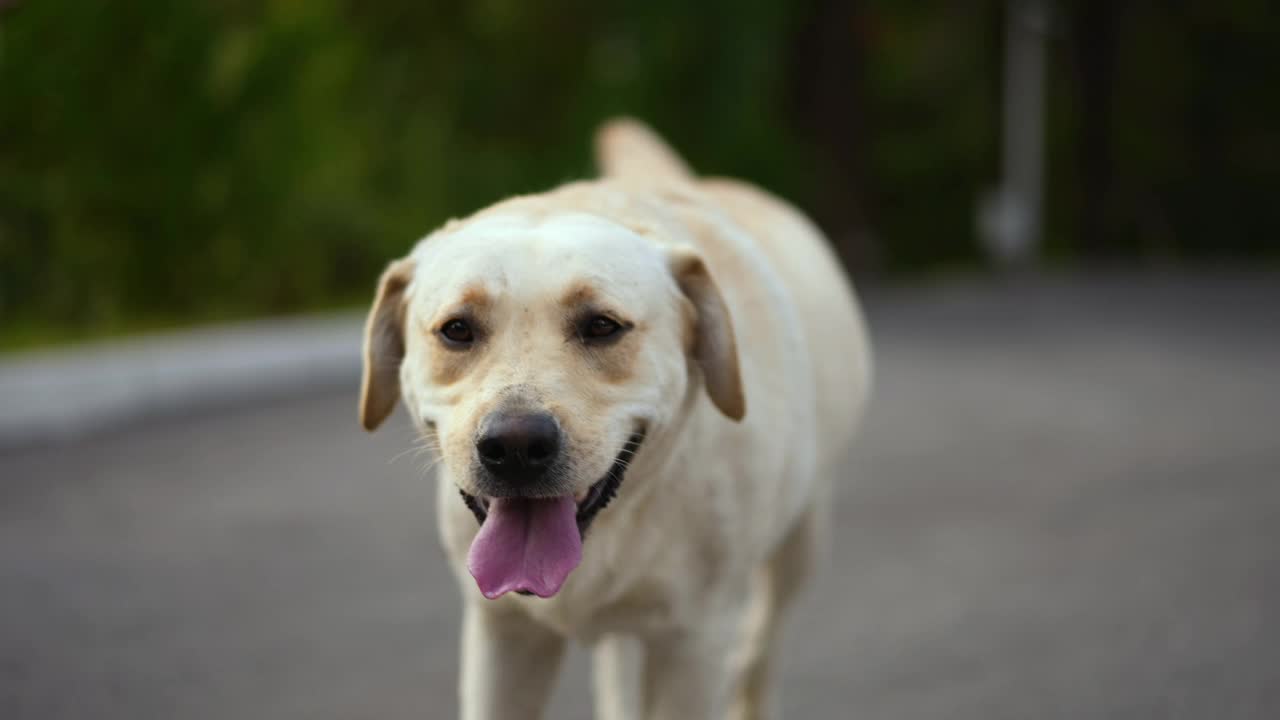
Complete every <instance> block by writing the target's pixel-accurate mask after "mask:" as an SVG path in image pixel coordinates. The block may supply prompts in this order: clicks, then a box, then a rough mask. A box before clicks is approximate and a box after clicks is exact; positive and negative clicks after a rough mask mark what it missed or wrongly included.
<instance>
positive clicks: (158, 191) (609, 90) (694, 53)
mask: <svg viewBox="0 0 1280 720" xmlns="http://www.w3.org/2000/svg"><path fill="white" fill-rule="evenodd" d="M1191 5H1193V4H1188V7H1191ZM4 7H5V5H4V4H3V3H0V8H4ZM845 7H846V6H843V5H841V4H840V3H839V2H836V1H834V0H797V1H796V2H783V1H782V0H736V1H734V2H730V1H729V0H707V1H705V2H693V3H691V2H687V0H680V1H679V2H677V1H676V0H647V1H646V0H624V1H622V2H615V3H599V2H586V0H548V1H547V2H538V3H531V2H527V1H522V0H473V1H472V2H465V3H448V2H422V1H419V0H413V1H411V0H388V1H386V2H377V3H370V2H356V0H259V1H255V2H250V1H249V0H219V1H217V2H214V1H213V0H192V1H190V2H169V1H167V0H131V1H130V2H118V1H116V2H113V1H111V0H25V1H23V2H19V3H17V4H16V5H12V6H9V7H8V8H7V9H0V345H3V344H6V343H8V344H12V343H15V342H19V341H21V339H22V338H36V339H43V338H45V337H48V335H49V332H48V331H49V330H50V329H52V332H53V334H54V335H78V334H93V333H100V332H104V331H112V330H115V329H119V328H133V327H138V326H146V327H150V326H155V325H163V324H166V323H169V322H186V321H192V320H199V319H209V318H225V317H237V316H248V315H257V314H265V313H283V312H293V311H299V310H306V309H311V308H316V307H325V306H332V305H340V304H347V303H357V302H361V301H363V300H364V299H365V298H366V297H367V296H368V294H369V293H370V292H371V288H372V283H373V279H374V278H375V277H376V275H377V273H378V271H379V270H380V269H381V267H382V266H383V265H384V264H385V263H386V262H387V260H388V259H390V258H392V257H396V256H398V255H400V254H402V253H403V252H404V251H405V250H407V249H408V248H409V247H410V245H411V244H412V242H413V241H414V239H416V238H417V237H419V236H421V235H422V234H424V233H425V232H427V231H428V230H430V229H431V228H432V227H434V226H436V225H438V224H439V223H441V222H442V221H444V220H445V219H447V218H448V217H451V216H457V215H461V214H465V213H467V212H470V211H471V210H473V209H475V208H477V207H480V206H482V205H484V204H487V203H489V202H491V201H493V200H495V199H498V198H500V197H502V196H504V195H508V194H512V193H518V192H527V191H533V190H538V189H542V188H546V187H549V186H551V185H554V184H556V183H559V182H562V181H565V180H569V179H572V178H575V177H581V176H584V175H587V174H589V173H590V172H591V167H590V158H589V155H588V149H589V148H588V143H587V138H588V137H589V134H590V132H591V130H592V129H593V128H594V127H595V126H596V124H598V123H599V122H600V121H601V120H602V119H604V118H606V117H608V116H610V115H612V114H616V113H619V112H625V113H629V114H634V115H637V116H640V117H643V118H645V119H647V120H649V121H650V122H652V123H653V124H654V125H656V126H657V127H658V128H660V129H661V130H662V131H663V132H664V133H665V134H667V135H668V136H669V137H671V139H672V140H673V141H674V142H675V143H676V144H677V145H678V146H679V147H680V148H681V149H682V151H684V152H685V153H686V154H687V155H688V156H689V157H690V159H691V160H692V161H693V163H694V165H695V166H697V167H698V168H700V169H703V170H705V171H709V172H713V173H717V174H732V175H739V176H744V177H748V178H751V179H754V180H757V181H759V182H761V183H762V184H764V185H767V186H769V187H770V188H772V189H775V190H777V191H779V192H780V193H782V194H784V195H786V196H788V197H790V198H792V199H794V200H796V201H797V202H798V204H800V205H801V206H802V207H805V208H807V209H810V210H813V211H815V212H816V213H817V214H818V217H819V219H820V220H821V221H823V222H824V224H825V225H826V226H827V228H828V229H829V230H831V231H832V234H833V236H834V237H835V238H836V239H837V242H838V243H839V244H840V245H841V248H842V250H844V251H845V253H846V255H847V256H849V257H853V258H865V257H867V256H868V254H867V253H863V252H861V251H860V248H859V247H858V243H865V242H866V241H865V240H863V239H860V238H865V237H866V236H864V235H861V234H859V232H858V231H860V230H862V229H864V228H863V226H864V225H869V226H870V228H871V229H872V230H874V231H875V233H874V236H875V237H878V238H880V245H879V247H877V248H874V249H875V250H876V252H875V253H872V254H871V255H870V256H871V257H875V258H878V259H877V262H878V264H879V265H880V266H881V267H885V268H889V269H895V270H915V269H922V268H934V267H938V266H946V265H954V264H973V263H976V262H978V260H979V258H978V254H977V252H976V248H977V244H976V242H975V240H974V238H973V229H972V227H973V222H972V213H973V203H974V200H975V198H976V197H977V195H978V193H979V192H980V191H981V190H982V189H983V188H984V187H986V186H989V185H991V184H992V183H994V181H995V179H996V178H995V174H996V162H997V160H998V156H997V152H998V142H997V133H998V131H999V127H998V123H999V119H998V118H999V113H998V92H999V85H998V78H999V60H1000V40H1001V36H1000V32H999V27H1000V25H999V23H1000V17H1001V15H1000V4H999V3H998V2H996V1H995V0H970V1H969V2H962V3H949V4H938V3H895V2H889V0H868V1H864V2H860V3H857V5H856V7H857V8H858V10H857V12H855V13H852V14H849V13H845V12H844V10H843V8H845ZM848 7H854V6H853V5H850V6H848ZM1196 7H1198V8H1201V9H1194V10H1193V9H1188V10H1185V11H1183V12H1182V14H1181V15H1179V14H1176V13H1175V14H1171V15H1165V16H1161V17H1159V18H1158V19H1157V21H1156V22H1154V23H1151V24H1148V25H1144V26H1142V28H1141V29H1142V32H1131V34H1132V37H1133V38H1134V40H1133V42H1129V41H1128V40H1126V41H1125V42H1124V44H1123V52H1122V54H1121V60H1122V62H1121V63H1120V64H1119V67H1120V71H1121V72H1120V73H1119V74H1118V76H1117V79H1116V82H1115V86H1116V87H1115V94H1116V97H1117V98H1119V99H1120V100H1118V102H1117V104H1116V107H1115V122H1114V127H1115V138H1116V139H1115V141H1114V147H1115V156H1116V157H1115V160H1114V163H1113V165H1114V167H1115V173H1116V178H1117V179H1116V187H1117V192H1118V196H1117V197H1118V198H1119V199H1118V200H1117V201H1116V202H1115V203H1113V206H1112V207H1111V215H1110V216H1109V217H1110V225H1109V227H1110V231H1111V232H1113V233H1114V236H1115V241H1116V243H1117V244H1118V246H1120V247H1124V248H1128V250H1129V251H1131V252H1133V253H1146V252H1148V251H1150V250H1151V249H1152V248H1154V249H1156V250H1157V251H1158V250H1161V249H1167V248H1176V249H1181V250H1184V251H1186V252H1187V253H1192V254H1195V253H1201V254H1203V253H1205V252H1211V251H1212V247H1211V246H1209V245H1207V244H1205V243H1204V238H1207V237H1210V236H1214V235H1216V234H1217V232H1218V230H1219V229H1220V228H1222V227H1224V225H1223V223H1226V227H1229V228H1230V229H1231V231H1232V233H1233V237H1236V238H1237V240H1236V241H1235V243H1234V244H1229V245H1228V247H1229V248H1231V249H1234V250H1237V251H1240V252H1249V253H1253V254H1255V255H1256V254H1262V253H1266V252H1271V251H1270V250H1268V249H1267V248H1264V247H1263V246H1262V244H1261V241H1257V240H1256V239H1257V238H1260V237H1263V234H1262V233H1263V232H1264V231H1271V235H1272V236H1274V230H1275V229H1276V225H1275V223H1274V219H1275V214H1274V212H1272V213H1271V214H1269V215H1268V214H1265V213H1264V212H1263V211H1262V210H1260V209H1259V208H1261V207H1263V206H1265V205H1266V204H1267V203H1266V201H1267V198H1265V197H1263V196H1262V192H1264V191H1263V189H1262V187H1263V186H1262V184H1261V183H1262V182H1263V181H1264V180H1265V179H1266V177H1265V176H1268V175H1270V174H1273V173H1274V171H1275V169H1276V168H1277V167H1280V157H1277V152H1280V149H1278V147H1277V144H1276V136H1275V134H1274V131H1273V130H1272V128H1275V127H1277V125H1278V123H1277V122H1276V120H1277V118H1276V112H1275V109H1274V108H1275V105H1276V104H1275V103H1274V102H1272V101H1271V100H1269V99H1268V97H1267V96H1268V93H1267V92H1258V90H1259V88H1258V87H1257V86H1256V84H1251V83H1254V82H1255V81H1254V80H1252V78H1254V77H1256V75H1250V74H1249V73H1248V72H1246V70H1253V71H1254V72H1255V73H1256V71H1257V70H1256V69H1257V66H1258V65H1259V64H1261V63H1263V62H1266V61H1269V60H1273V59H1274V55H1275V51H1274V50H1273V49H1269V48H1270V47H1271V46H1274V43H1270V44H1268V43H1266V42H1262V41H1260V40H1259V39H1258V38H1257V37H1249V36H1250V34H1251V33H1254V34H1256V33H1257V28H1259V27H1264V26H1265V20H1264V18H1263V17H1262V15H1265V14H1266V12H1267V10H1266V8H1265V4H1264V3H1258V2H1249V1H1245V0H1241V1H1240V2H1231V3H1223V4H1219V6H1218V7H1220V8H1223V9H1219V10H1211V9H1210V10H1206V9H1203V6H1198V5H1197V6H1196ZM832 13H835V14H834V15H832ZM1251 13H1252V14H1251ZM1133 14H1134V13H1131V15H1133ZM830 17H836V18H837V19H838V20H839V22H837V24H836V25H835V26H834V27H829V28H827V32H826V33H825V34H824V35H822V36H823V37H825V38H826V40H825V41H824V42H825V44H823V45H820V46H818V47H816V48H806V47H805V44H806V43H808V42H810V40H809V39H808V38H810V37H811V35H806V34H805V33H806V32H809V31H810V30H812V28H813V27H814V26H815V25H816V26H821V25H822V24H823V23H824V22H826V20H824V19H826V18H830ZM1126 17H1127V18H1129V19H1128V20H1127V21H1126V22H1129V23H1130V24H1135V23H1139V22H1140V20H1135V19H1134V18H1130V17H1129V16H1126ZM850 19H852V20H850ZM845 20H850V22H849V23H848V26H847V27H846V26H845V24H843V23H844V21H845ZM854 20H856V22H853V21H854ZM1126 27H1128V26H1126ZM1205 27H1208V28H1210V30H1211V32H1210V31H1203V30H1202V28H1205ZM806 28H809V30H806ZM1198 28H1200V29H1198ZM820 29H821V28H820ZM1131 30H1132V29H1131ZM1223 38H1228V39H1226V40H1224V39H1223ZM1230 38H1240V39H1241V41H1240V42H1234V41H1232V40H1230ZM1245 40H1248V41H1245ZM1055 44H1056V45H1057V46H1059V47H1057V49H1056V50H1055V55H1054V58H1055V59H1054V67H1055V68H1056V69H1055V72H1054V75H1053V82H1054V84H1055V89H1054V94H1053V95H1052V103H1053V104H1052V105H1051V110H1052V112H1051V116H1052V122H1051V131H1052V135H1051V139H1052V147H1051V150H1052V154H1051V158H1052V163H1053V165H1052V166H1053V176H1052V177H1051V178H1050V192H1051V197H1050V212H1051V216H1050V220H1051V226H1050V228H1049V230H1050V234H1051V237H1052V239H1053V240H1054V243H1055V245H1054V247H1055V248H1057V250H1058V252H1059V254H1061V255H1063V256H1071V255H1072V254H1073V253H1074V252H1075V251H1076V245H1075V241H1074V239H1073V238H1074V234H1075V233H1077V232H1078V226H1077V224H1076V222H1075V215H1074V208H1075V207H1076V206H1077V204H1078V202H1079V192H1078V188H1077V187H1076V184H1077V181H1078V177H1077V175H1076V174H1075V170H1074V166H1073V163H1072V159H1073V158H1074V157H1075V156H1076V155H1077V154H1078V152H1079V151H1080V148H1079V141H1078V138H1077V137H1076V134H1075V132H1074V130H1075V126H1074V124H1073V121H1072V120H1071V118H1072V117H1073V112H1074V109H1073V107H1072V102H1073V100H1072V97H1073V95H1072V91H1071V87H1072V83H1073V82H1075V79H1074V78H1073V76H1072V74H1071V72H1069V66H1070V61H1071V58H1070V57H1069V56H1068V55H1064V51H1063V50H1062V48H1061V47H1060V45H1061V43H1060V42H1059V41H1058V40H1055ZM1187 47H1192V48H1193V50H1192V51H1191V52H1187V51H1185V50H1184V49H1185V48H1187ZM806 49H807V50H808V51H809V52H808V55H807V56H806V54H805V51H806ZM805 57H808V58H809V62H810V63H811V64H812V63H813V62H820V63H821V62H825V63H826V67H828V68H831V67H834V68H835V69H836V71H835V72H834V73H829V74H828V75H827V76H826V77H825V79H824V80H823V81H822V83H823V84H822V86H821V87H818V88H817V90H815V91H814V92H816V93H818V94H819V95H821V97H822V98H824V99H825V101H826V104H825V105H824V104H823V103H816V104H815V103H813V102H809V103H808V104H804V103H799V102H798V101H797V96H796V87H797V86H798V85H800V84H803V83H802V82H801V81H803V80H805V74H806V73H807V72H809V71H810V67H809V66H806V65H805V64H804V63H803V62H799V60H800V59H803V58H805ZM815 58H816V60H815ZM846 67H847V71H846V70H845V68H846ZM1063 68H1068V70H1063ZM846 96H847V97H849V98H855V99H856V101H857V102H856V103H855V104H854V105H855V109H856V110H857V115H856V117H857V119H858V122H857V124H856V127H854V126H851V127H849V128H847V131H846V129H845V128H842V127H839V126H837V127H835V128H834V129H832V128H831V127H828V128H827V130H826V131H825V132H817V131H814V130H813V128H815V127H820V126H822V120H823V118H822V117H821V115H822V113H823V112H824V108H827V107H836V108H840V107H846V109H847V108H848V107H849V106H841V105H840V103H839V100H840V99H841V98H843V97H846ZM833 99H834V101H835V102H834V103H833V102H832V101H833ZM1170 117H1176V118H1178V120H1177V121H1176V122H1170V121H1169V118H1170ZM841 121H843V120H841ZM830 124H831V123H828V126H830ZM842 135H851V136H856V138H855V139H856V141H857V142H856V143H853V144H852V146H851V147H852V148H853V149H852V150H850V149H849V148H848V147H843V145H842V143H841V142H840V141H841V139H842ZM837 145H841V147H842V149H841V150H840V151H836V150H835V149H834V147H835V146H837ZM1239 177H1243V178H1245V179H1246V180H1247V183H1243V184H1242V183H1237V182H1234V179H1236V178H1239ZM1272 186H1273V187H1274V184H1272ZM850 207H855V208H856V209H857V211H856V212H850V211H849V208H850ZM1134 208H1139V209H1140V211H1135V210H1134ZM1152 208H1154V210H1153V209H1152ZM1240 238H1245V239H1240ZM1248 238H1252V239H1248Z"/></svg>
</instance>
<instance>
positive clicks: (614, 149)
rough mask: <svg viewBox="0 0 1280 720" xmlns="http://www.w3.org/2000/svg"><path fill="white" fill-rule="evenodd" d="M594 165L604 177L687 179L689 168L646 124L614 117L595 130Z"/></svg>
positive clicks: (688, 178)
mask: <svg viewBox="0 0 1280 720" xmlns="http://www.w3.org/2000/svg"><path fill="white" fill-rule="evenodd" d="M595 150H596V166H597V167H598V168H599V170H600V174H601V175H603V176H605V177H616V178H629V179H634V180H650V181H655V182H671V181H682V180H690V179H692V178H693V171H692V170H690V169H689V166H688V165H686V164H685V162H684V160H682V159H681V158H680V156H679V155H678V154H677V153H676V151H675V150H672V149H671V146H670V145H667V143H666V142H665V141H663V139H662V138H661V137H659V136H658V134H657V133H656V132H654V131H653V130H652V129H650V128H649V126H648V125H645V124H644V123H642V122H640V121H639V120H635V119H633V118H627V117H619V118H614V119H612V120H610V121H608V122H606V123H605V124H604V125H601V126H600V129H599V130H597V131H596V142H595Z"/></svg>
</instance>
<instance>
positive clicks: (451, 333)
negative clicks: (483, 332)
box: [440, 318, 476, 345]
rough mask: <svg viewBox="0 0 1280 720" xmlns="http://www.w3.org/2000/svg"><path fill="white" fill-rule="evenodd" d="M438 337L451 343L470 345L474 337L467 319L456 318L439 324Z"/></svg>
mask: <svg viewBox="0 0 1280 720" xmlns="http://www.w3.org/2000/svg"><path fill="white" fill-rule="evenodd" d="M440 337H443V338H444V339H445V341H446V342H448V343H449V344H451V345H470V344H471V343H472V342H473V341H474V340H475V339H476V337H475V334H474V333H472V332H471V326H470V325H468V324H467V321H466V320H459V319H457V318H455V319H453V320H450V321H448V322H446V323H445V324H444V325H442V326H440Z"/></svg>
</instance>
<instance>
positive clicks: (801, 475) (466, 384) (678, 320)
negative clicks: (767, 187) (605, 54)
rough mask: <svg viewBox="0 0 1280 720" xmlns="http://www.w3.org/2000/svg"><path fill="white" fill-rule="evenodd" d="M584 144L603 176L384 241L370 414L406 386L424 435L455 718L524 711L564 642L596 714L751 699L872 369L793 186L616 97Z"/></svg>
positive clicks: (535, 702)
mask: <svg viewBox="0 0 1280 720" xmlns="http://www.w3.org/2000/svg"><path fill="white" fill-rule="evenodd" d="M596 152H597V158H598V162H599V164H600V167H601V169H602V174H603V177H601V178H600V179H597V180H592V181H587V182H579V183H573V184H569V185H566V186H564V187H561V188H558V189H556V190H553V191H551V192H548V193H545V194H541V195H532V196H528V197H517V198H514V199H510V200H506V201H504V202H501V203H498V204H497V205H494V206H492V207H489V208H487V209H485V210H483V211H481V212H479V213H476V214H475V215H474V216H472V217H470V218H467V219H465V220H459V221H451V222H449V223H448V224H446V225H445V226H444V227H443V228H441V229H439V230H437V231H435V232H433V233H431V234H430V235H428V236H427V237H426V238H425V239H423V240H422V241H421V242H419V243H418V245H417V247H415V248H414V249H413V252H412V253H411V254H410V255H409V256H408V257H406V258H404V259H401V260H397V261H395V262H393V263H392V264H391V265H390V267H389V268H388V269H387V270H386V272H385V274H384V275H383V276H382V279H381V282H380V283H379V286H378V291H377V299H376V301H375V302H374V305H373V309H372V311H371V312H370V314H369V320H368V325H367V328H366V338H365V351H364V387H363V392H362V396H361V399H360V418H361V422H362V423H363V425H364V426H365V427H366V428H367V429H370V430H372V429H374V428H376V427H377V426H378V424H379V423H381V422H382V421H383V420H384V419H385V418H386V417H387V415H388V414H389V413H390V412H391V411H392V409H393V408H394V407H395V404H396V402H397V400H399V399H400V398H403V399H404V402H405V405H406V407H407V408H408V410H409V413H410V414H411V415H412V417H413V420H414V422H415V423H416V425H417V427H418V429H419V431H420V432H421V433H422V434H423V436H424V437H425V438H426V440H427V441H428V442H430V443H432V444H433V445H434V446H435V448H436V449H437V450H438V452H439V454H440V456H441V458H442V462H441V463H440V465H439V467H440V471H439V473H438V475H439V477H438V483H439V493H438V498H437V503H438V511H439V521H440V529H441V535H442V538H443V542H444V545H445V548H446V551H447V553H448V556H449V558H450V559H451V562H452V563H453V566H454V569H455V571H456V574H457V577H458V580H459V582H460V583H461V585H462V591H463V596H464V598H465V613H464V619H463V627H462V663H461V686H460V692H461V707H462V716H463V717H464V718H468V719H471V720H496V719H499V718H519V719H522V720H523V719H525V718H533V717H539V716H540V715H541V714H542V708H543V705H544V703H545V702H546V700H547V698H548V696H549V694H550V691H551V688H552V684H553V682H554V679H555V675H556V670H557V666H558V664H559V661H560V659H561V657H562V655H563V654H564V647H565V642H566V639H574V640H578V641H581V642H584V643H586V644H588V645H590V646H591V647H592V648H593V653H594V662H595V672H594V675H595V689H596V692H595V696H596V698H595V699H596V712H597V717H600V718H619V719H620V718H667V719H669V720H700V719H703V718H724V717H732V718H757V717H762V716H767V715H769V714H770V713H771V711H770V705H771V703H772V702H773V699H772V698H771V694H770V674H771V673H770V657H771V655H773V654H774V652H775V650H776V645H777V639H778V631H779V623H780V621H781V613H782V611H783V610H784V608H785V606H786V605H787V603H788V601H789V599H790V598H791V597H792V596H793V594H794V593H795V591H796V590H797V589H798V588H799V586H800V585H801V583H802V581H803V579H804V577H805V575H806V572H807V569H808V567H809V565H810V564H811V554H812V552H813V550H814V544H815V543H814V534H815V532H816V531H817V530H818V528H819V526H820V525H821V522H820V521H821V514H822V511H823V509H824V504H825V498H826V495H827V488H828V487H829V486H830V484H831V483H832V481H834V480H836V479H838V478H840V477H841V475H842V474H843V466H844V460H845V458H846V452H847V450H848V446H849V442H850V439H851V437H852V435H853V432H854V428H855V425H856V424H857V421H858V417H859V415H860V413H861V410H862V407H863V404H864V401H865V398H866V396H867V392H868V384H869V365H870V362H869V354H868V346H867V339H866V336H865V331H864V327H863V322H862V319H861V315H860V313H859V310H858V306H857V303H856V301H855V298H854V294H853V291H852V289H851V287H850V285H849V283H848V281H847V280H846V278H845V276H844V275H843V274H842V272H841V270H840V268H839V265H838V264H837V261H836V259H835V257H834V256H833V254H832V252H831V251H830V250H829V249H828V246H827V243H826V242H825V240H824V239H823V237H822V235H821V234H820V233H819V232H818V230H817V229H816V228H815V227H814V226H813V225H812V224H811V223H810V222H809V221H808V220H807V219H805V217H804V216H802V215H801V214H800V213H799V212H797V211H796V210H795V209H793V208H792V207H790V206H788V205H787V204H785V203H783V202H782V201H780V200H778V199H777V198H775V197H773V196H771V195H769V194H767V193H765V192H764V191H762V190H759V189H757V188H755V187H752V186H750V185H747V184H744V183H741V182H736V181H733V180H719V179H704V178H699V177H696V176H695V175H693V174H692V173H691V172H690V171H689V169H688V168H687V167H686V166H685V164H684V163H683V162H682V161H681V160H680V159H679V158H678V157H677V156H676V154H675V153H674V152H673V151H672V150H671V149H670V148H669V147H667V146H666V145H665V144H664V143H663V142H662V141H661V140H660V139H659V138H658V137H657V136H656V135H655V134H653V133H652V132H651V131H650V130H649V129H648V128H646V127H644V126H643V125H641V124H639V123H637V122H635V121H630V120H617V121H613V122H611V123H609V124H607V125H605V126H604V127H603V128H602V129H601V130H600V132H599V133H598V136H597V138H596Z"/></svg>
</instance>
